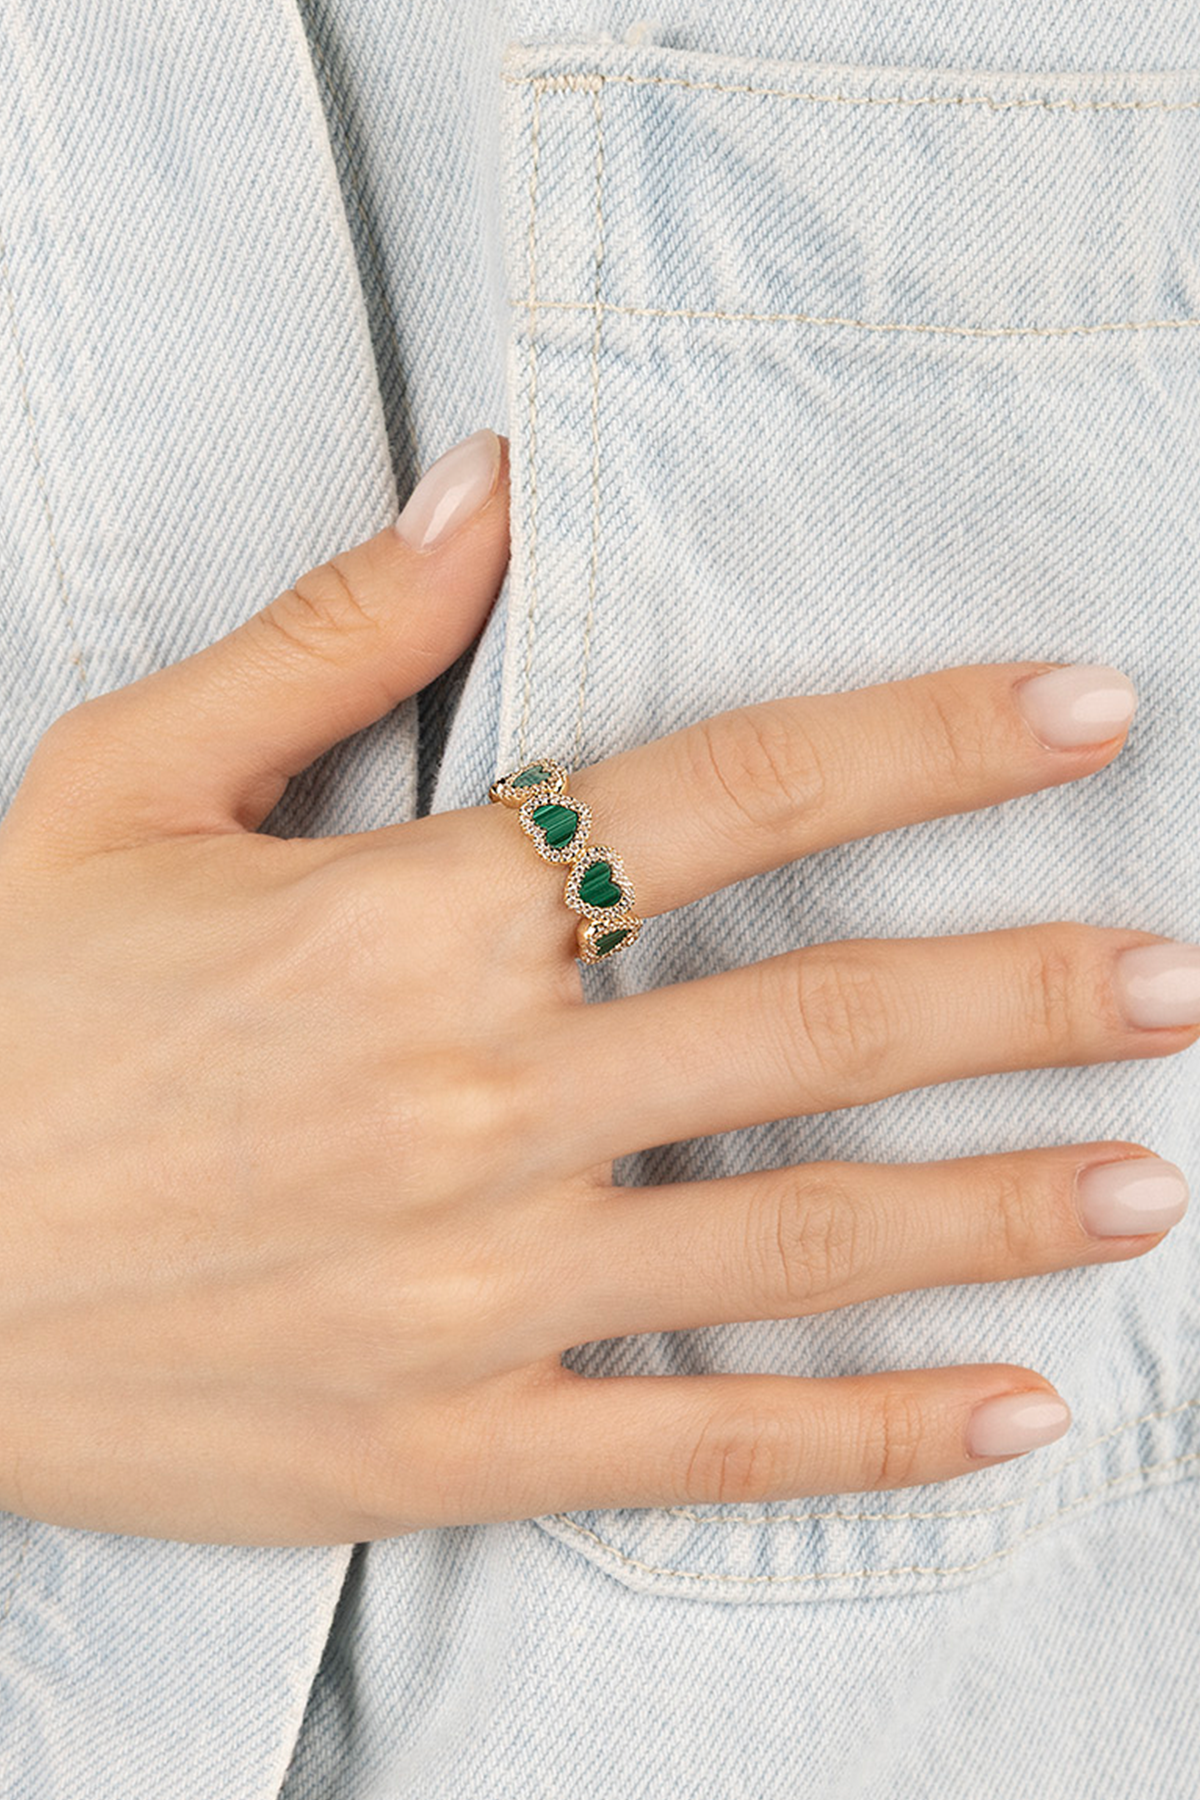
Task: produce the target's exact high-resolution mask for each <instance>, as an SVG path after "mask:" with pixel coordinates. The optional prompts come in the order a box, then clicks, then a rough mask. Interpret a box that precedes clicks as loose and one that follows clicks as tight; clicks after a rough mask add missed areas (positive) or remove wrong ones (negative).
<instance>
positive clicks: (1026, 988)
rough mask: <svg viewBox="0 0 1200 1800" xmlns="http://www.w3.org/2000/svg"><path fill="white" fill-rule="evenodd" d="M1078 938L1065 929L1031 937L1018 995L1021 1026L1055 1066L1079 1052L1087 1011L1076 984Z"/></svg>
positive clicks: (1051, 929)
mask: <svg viewBox="0 0 1200 1800" xmlns="http://www.w3.org/2000/svg"><path fill="white" fill-rule="evenodd" d="M1080 935H1081V934H1080V933H1079V932H1078V931H1077V930H1075V928H1073V927H1071V926H1069V925H1054V926H1045V927H1042V928H1041V929H1040V930H1037V931H1035V932H1034V933H1033V939H1032V943H1031V944H1030V946H1029V951H1028V954H1027V956H1026V958H1025V964H1024V980H1023V981H1022V982H1021V983H1020V984H1019V988H1018V993H1019V996H1020V1000H1021V1002H1022V1018H1021V1021H1020V1022H1021V1024H1022V1026H1023V1027H1024V1029H1025V1030H1026V1031H1027V1032H1028V1033H1029V1035H1030V1036H1031V1038H1032V1039H1033V1041H1034V1043H1035V1044H1036V1045H1037V1046H1038V1047H1039V1049H1040V1050H1041V1051H1042V1052H1043V1053H1045V1054H1047V1055H1048V1056H1050V1057H1051V1058H1052V1059H1053V1060H1055V1061H1057V1060H1059V1058H1060V1057H1061V1058H1063V1059H1065V1058H1066V1057H1068V1056H1069V1055H1070V1053H1071V1052H1072V1051H1074V1050H1076V1049H1077V1048H1078V1047H1079V1044H1080V1042H1081V1040H1082V1038H1083V1035H1084V1030H1085V1024H1086V1013H1087V1006H1086V1001H1085V996H1084V993H1083V988H1082V983H1081V980H1080V973H1079V971H1080V964H1081V957H1080V949H1081V944H1080Z"/></svg>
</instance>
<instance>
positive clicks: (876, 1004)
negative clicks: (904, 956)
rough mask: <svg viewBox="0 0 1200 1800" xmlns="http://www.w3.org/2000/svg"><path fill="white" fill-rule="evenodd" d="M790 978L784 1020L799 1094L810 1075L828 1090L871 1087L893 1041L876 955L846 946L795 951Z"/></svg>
mask: <svg viewBox="0 0 1200 1800" xmlns="http://www.w3.org/2000/svg"><path fill="white" fill-rule="evenodd" d="M792 975H793V979H794V982H795V990H794V995H793V997H792V1000H791V1004H790V1005H789V1006H788V1007H787V1008H786V1018H787V1024H788V1026H789V1028H790V1033H791V1042H790V1046H789V1050H790V1054H791V1055H792V1057H793V1059H794V1065H795V1077H796V1082H797V1086H798V1088H799V1089H800V1091H801V1092H803V1091H804V1089H805V1088H806V1087H808V1086H811V1084H812V1080H813V1076H814V1074H815V1075H816V1076H817V1077H818V1078H820V1079H821V1080H822V1081H823V1082H824V1083H825V1084H826V1085H828V1086H830V1087H837V1088H840V1087H842V1086H844V1085H846V1084H847V1083H854V1084H858V1083H861V1082H866V1083H868V1084H871V1083H874V1082H875V1081H876V1080H877V1079H878V1078H879V1077H880V1075H881V1074H882V1072H883V1071H884V1070H885V1068H886V1067H887V1065H888V1063H889V1062H890V1060H891V1053H892V1048H893V1045H894V1043H895V1039H896V1023H895V1019H894V1011H895V998H894V996H893V995H892V994H891V993H889V991H888V986H887V983H886V981H885V979H884V973H883V968H882V966H881V963H880V959H879V956H878V954H877V952H875V951H874V950H872V949H870V948H868V947H866V946H863V945H849V944H838V945H837V946H835V947H832V948H822V949H820V950H805V951H800V952H799V953H797V954H796V956H795V957H794V958H793V959H792Z"/></svg>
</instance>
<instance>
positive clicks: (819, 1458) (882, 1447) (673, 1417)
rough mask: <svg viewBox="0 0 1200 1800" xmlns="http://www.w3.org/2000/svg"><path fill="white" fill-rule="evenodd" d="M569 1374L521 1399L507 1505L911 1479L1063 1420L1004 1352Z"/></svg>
mask: <svg viewBox="0 0 1200 1800" xmlns="http://www.w3.org/2000/svg"><path fill="white" fill-rule="evenodd" d="M563 1374H564V1375H565V1376H566V1377H567V1379H566V1380H565V1381H561V1382H558V1381H555V1382H552V1383H550V1384H548V1385H547V1386H545V1387H543V1388H542V1389H541V1390H540V1392H538V1393H536V1394H533V1395H530V1396H528V1398H527V1404H528V1405H529V1406H530V1408H531V1410H532V1414H533V1419H532V1420H527V1421H525V1422H524V1423H525V1426H526V1430H527V1432H528V1437H527V1443H528V1444H529V1447H530V1448H531V1449H532V1454H530V1455H528V1456H526V1457H523V1458H522V1459H521V1464H522V1467H523V1470H524V1472H525V1475H526V1477H529V1476H534V1472H535V1471H536V1477H535V1479H536V1483H537V1488H538V1491H537V1492H533V1491H532V1489H531V1491H529V1492H528V1493H523V1494H519V1495H510V1496H508V1498H509V1500H510V1501H516V1502H517V1505H514V1506H513V1507H512V1508H511V1510H509V1508H507V1507H506V1509H505V1510H506V1516H507V1517H510V1518H518V1517H530V1516H536V1515H537V1514H538V1513H543V1512H569V1511H579V1510H590V1509H592V1508H609V1507H645V1506H676V1505H680V1504H686V1503H691V1504H694V1505H704V1504H727V1505H737V1504H740V1503H745V1502H756V1501H759V1502H761V1501H770V1500H785V1499H791V1498H796V1497H800V1496H804V1495H808V1494H833V1493H859V1492H867V1491H873V1490H875V1489H880V1488H903V1487H920V1486H924V1485H926V1484H927V1483H930V1482H938V1481H951V1480H953V1479H954V1477H955V1476H958V1475H968V1474H971V1473H973V1472H974V1471H975V1470H977V1469H981V1468H988V1467H990V1466H991V1465H992V1464H993V1463H996V1462H1004V1461H1009V1460H1011V1458H1012V1457H1013V1456H1020V1455H1024V1454H1025V1452H1026V1451H1028V1450H1032V1449H1035V1448H1037V1447H1038V1446H1039V1445H1042V1444H1048V1443H1051V1442H1053V1441H1054V1440H1055V1439H1056V1438H1059V1437H1062V1435H1063V1434H1064V1432H1066V1431H1067V1430H1068V1429H1069V1427H1070V1424H1071V1413H1070V1409H1069V1407H1068V1406H1067V1404H1066V1402H1065V1401H1064V1400H1062V1399H1060V1397H1059V1396H1058V1394H1057V1393H1056V1392H1055V1390H1054V1389H1053V1388H1052V1387H1051V1386H1050V1385H1049V1383H1048V1382H1045V1381H1043V1380H1042V1378H1041V1377H1040V1376H1038V1375H1035V1374H1034V1373H1033V1372H1032V1371H1031V1370H1029V1369H1022V1368H1020V1367H1018V1366H1016V1365H1013V1364H1010V1363H999V1364H996V1363H990V1364H971V1365H965V1366H961V1367H951V1368H943V1369H901V1370H894V1371H888V1372H887V1373H885V1374H880V1375H838V1376H829V1377H823V1378H808V1377H796V1376H784V1375H683V1376H676V1375H651V1376H645V1375H641V1376H607V1377H603V1378H588V1377H583V1376H578V1375H575V1374H574V1373H573V1372H572V1371H567V1370H564V1371H563ZM533 1420H536V1424H534V1423H533ZM522 1435H525V1433H524V1432H523V1433H522ZM534 1444H536V1448H533V1445H534ZM513 1475H514V1477H515V1478H516V1479H517V1480H518V1481H521V1477H520V1476H519V1475H517V1472H516V1470H514V1471H513ZM522 1485H524V1483H523V1482H522Z"/></svg>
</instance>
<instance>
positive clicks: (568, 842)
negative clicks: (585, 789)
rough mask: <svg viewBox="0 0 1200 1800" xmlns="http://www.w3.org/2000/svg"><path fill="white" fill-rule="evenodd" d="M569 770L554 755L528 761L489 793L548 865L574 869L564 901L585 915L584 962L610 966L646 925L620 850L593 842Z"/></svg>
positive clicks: (580, 938) (581, 933)
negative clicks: (570, 783)
mask: <svg viewBox="0 0 1200 1800" xmlns="http://www.w3.org/2000/svg"><path fill="white" fill-rule="evenodd" d="M568 779H569V777H568V772H567V770H566V768H565V767H564V766H563V764H562V763H560V762H555V761H554V759H553V757H550V756H539V757H535V758H534V760H533V761H532V762H527V763H522V764H521V767H520V768H519V769H513V770H512V771H511V773H509V774H508V775H502V776H501V777H500V779H499V781H493V783H492V785H491V787H490V788H489V789H488V799H489V800H495V801H497V802H498V804H499V805H501V806H511V807H512V808H514V810H515V811H516V814H517V818H518V819H519V820H520V823H521V829H522V830H523V831H524V832H526V833H527V834H528V836H529V837H530V838H531V839H532V840H533V847H534V849H535V850H536V851H537V853H538V855H539V856H540V857H541V858H542V859H543V860H544V861H545V862H551V863H560V864H565V865H568V867H567V879H566V885H565V886H564V888H563V899H564V900H565V901H566V903H567V905H568V906H569V907H570V908H571V910H572V912H577V913H582V915H583V917H582V918H581V919H580V921H579V923H578V925H577V926H576V927H575V939H576V942H577V943H578V945H579V951H578V956H579V960H580V962H585V963H598V962H607V961H608V959H609V957H610V956H616V955H617V953H618V951H621V950H628V948H629V946H630V944H632V943H635V942H636V941H637V937H638V933H639V932H640V931H641V929H642V923H643V921H642V920H641V919H639V918H638V917H637V916H636V914H635V913H634V910H633V883H632V882H631V881H630V879H629V876H628V875H627V874H626V873H625V864H624V863H623V862H622V861H621V858H620V857H619V856H618V855H617V853H616V851H615V850H610V849H608V848H607V846H606V845H604V844H589V843H588V833H589V832H590V831H591V829H592V809H591V807H590V806H588V805H586V803H585V802H584V801H582V800H577V799H576V798H575V796H574V795H573V794H569V793H568V792H567V781H568Z"/></svg>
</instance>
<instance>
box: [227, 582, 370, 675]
mask: <svg viewBox="0 0 1200 1800" xmlns="http://www.w3.org/2000/svg"><path fill="white" fill-rule="evenodd" d="M255 621H256V622H257V623H258V626H259V628H260V630H261V631H263V632H266V633H267V634H268V635H270V636H272V637H274V638H275V639H277V640H282V641H283V643H284V644H285V645H286V646H287V648H288V649H289V650H291V651H295V650H299V651H301V652H302V653H303V654H304V655H305V656H312V657H316V658H317V659H318V660H319V661H321V662H329V663H333V664H335V665H340V664H341V662H342V661H343V659H344V657H345V655H346V652H347V648H348V647H350V646H352V647H353V653H354V654H355V655H356V656H357V655H358V654H359V653H360V650H361V644H360V642H359V640H360V639H361V638H362V636H363V634H364V633H371V634H376V633H378V632H379V631H380V630H381V625H380V621H379V619H378V618H377V617H376V615H375V613H374V611H373V610H372V608H371V606H370V605H369V604H368V602H367V599H366V596H365V595H364V594H363V592H362V590H361V587H360V586H359V584H358V583H357V582H355V581H354V580H352V579H351V577H350V576H349V575H347V573H346V570H345V568H344V567H343V565H342V563H341V561H340V560H339V558H337V557H331V558H330V560H329V561H328V562H323V563H321V564H319V565H318V567H317V568H315V569H309V570H308V571H307V573H305V574H304V575H301V576H300V578H299V580H298V581H297V582H296V583H295V584H294V585H293V586H292V587H290V588H287V589H285V591H284V592H283V593H282V594H280V595H278V596H277V597H276V599H274V600H273V601H272V602H271V604H270V606H267V607H264V608H263V610H262V611H261V612H258V613H255V614H254V615H253V620H252V621H251V622H255Z"/></svg>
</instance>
